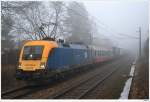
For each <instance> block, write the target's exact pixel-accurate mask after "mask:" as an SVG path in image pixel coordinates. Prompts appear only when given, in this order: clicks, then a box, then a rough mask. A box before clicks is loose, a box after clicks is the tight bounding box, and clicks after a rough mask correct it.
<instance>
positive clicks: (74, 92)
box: [49, 65, 120, 99]
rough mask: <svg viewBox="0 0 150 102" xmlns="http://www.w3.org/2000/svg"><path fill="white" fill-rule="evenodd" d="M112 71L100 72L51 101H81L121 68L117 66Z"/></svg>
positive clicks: (53, 97)
mask: <svg viewBox="0 0 150 102" xmlns="http://www.w3.org/2000/svg"><path fill="white" fill-rule="evenodd" d="M114 67H115V68H112V70H111V71H110V70H107V71H105V72H103V71H102V72H100V73H98V74H96V75H94V76H92V77H90V78H87V79H86V80H84V81H82V82H80V83H77V84H74V85H70V87H68V88H66V89H64V90H62V91H60V92H59V93H57V94H55V95H53V96H50V97H49V98H50V99H81V98H82V97H84V96H85V95H86V94H87V93H89V92H90V91H91V90H93V89H94V88H95V87H97V86H98V85H100V84H101V83H102V82H103V81H105V80H107V79H108V78H109V77H111V75H112V74H113V73H115V72H116V71H117V70H118V69H119V68H120V66H117V65H115V66H114Z"/></svg>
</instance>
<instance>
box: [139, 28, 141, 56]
mask: <svg viewBox="0 0 150 102" xmlns="http://www.w3.org/2000/svg"><path fill="white" fill-rule="evenodd" d="M140 57H141V27H139V58H140Z"/></svg>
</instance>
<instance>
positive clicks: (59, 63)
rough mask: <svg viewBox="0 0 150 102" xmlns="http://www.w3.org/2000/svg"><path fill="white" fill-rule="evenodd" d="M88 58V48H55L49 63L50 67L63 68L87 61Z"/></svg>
mask: <svg viewBox="0 0 150 102" xmlns="http://www.w3.org/2000/svg"><path fill="white" fill-rule="evenodd" d="M88 59H89V57H88V51H87V50H86V49H72V48H55V49H53V51H52V52H51V53H50V55H49V57H48V62H47V64H48V68H49V69H61V68H64V67H69V66H72V65H78V64H83V63H86V62H87V61H88Z"/></svg>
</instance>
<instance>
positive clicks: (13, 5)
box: [1, 1, 63, 40]
mask: <svg viewBox="0 0 150 102" xmlns="http://www.w3.org/2000/svg"><path fill="white" fill-rule="evenodd" d="M49 4H50V5H49V6H47V7H46V6H45V2H41V1H33V2H32V1H25V2H2V5H1V7H2V12H3V14H5V13H6V12H9V13H10V14H11V17H12V19H13V20H14V21H15V23H14V24H13V28H14V30H19V32H20V33H21V34H22V36H23V38H24V39H32V40H38V39H43V38H47V37H50V38H54V39H56V38H57V37H58V33H60V32H59V31H60V28H61V27H60V26H62V25H61V24H60V23H59V22H60V21H61V19H60V18H62V15H61V14H62V11H63V2H59V1H56V2H49Z"/></svg>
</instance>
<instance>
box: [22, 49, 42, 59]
mask: <svg viewBox="0 0 150 102" xmlns="http://www.w3.org/2000/svg"><path fill="white" fill-rule="evenodd" d="M42 52H43V46H25V47H24V51H23V57H22V59H23V60H40V59H41V58H42Z"/></svg>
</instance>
